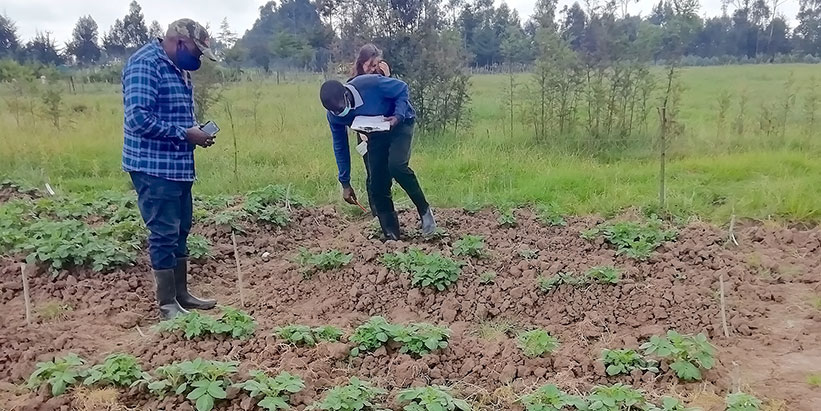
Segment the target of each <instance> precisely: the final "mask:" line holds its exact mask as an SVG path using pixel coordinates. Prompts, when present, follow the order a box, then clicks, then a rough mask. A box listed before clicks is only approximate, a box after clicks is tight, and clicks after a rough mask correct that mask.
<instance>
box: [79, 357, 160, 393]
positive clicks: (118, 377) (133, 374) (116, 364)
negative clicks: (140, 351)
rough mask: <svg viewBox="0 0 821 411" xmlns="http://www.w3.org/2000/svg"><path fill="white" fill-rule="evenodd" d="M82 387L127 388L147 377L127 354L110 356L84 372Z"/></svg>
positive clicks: (135, 359)
mask: <svg viewBox="0 0 821 411" xmlns="http://www.w3.org/2000/svg"><path fill="white" fill-rule="evenodd" d="M86 375H87V376H86V378H85V380H83V385H93V386H103V387H107V386H114V387H129V386H131V384H134V383H135V382H137V381H139V380H141V379H145V378H147V377H148V374H146V373H145V372H144V371H143V370H142V368H141V367H140V364H139V363H138V362H137V358H136V357H134V356H133V355H129V354H111V355H109V356H108V357H106V358H105V360H103V363H102V364H97V365H95V366H93V367H91V369H89V370H88V371H87V372H86Z"/></svg>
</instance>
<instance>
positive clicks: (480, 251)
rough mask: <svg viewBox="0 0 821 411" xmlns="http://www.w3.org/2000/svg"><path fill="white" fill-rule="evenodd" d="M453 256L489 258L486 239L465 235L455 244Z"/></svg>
mask: <svg viewBox="0 0 821 411" xmlns="http://www.w3.org/2000/svg"><path fill="white" fill-rule="evenodd" d="M453 255H456V256H465V257H475V258H484V257H487V251H486V250H485V239H484V237H482V236H478V235H465V236H463V237H462V238H460V239H459V240H458V241H456V242H454V243H453Z"/></svg>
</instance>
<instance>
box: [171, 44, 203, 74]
mask: <svg viewBox="0 0 821 411" xmlns="http://www.w3.org/2000/svg"><path fill="white" fill-rule="evenodd" d="M200 65H202V61H200V58H199V57H197V56H195V55H194V54H193V53H191V52H190V51H189V50H188V48H187V47H185V44H184V43H183V42H179V43H177V66H178V67H179V68H181V69H183V70H188V71H196V70H199V68H200Z"/></svg>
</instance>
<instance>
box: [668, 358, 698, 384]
mask: <svg viewBox="0 0 821 411" xmlns="http://www.w3.org/2000/svg"><path fill="white" fill-rule="evenodd" d="M670 369H672V370H673V371H675V372H676V375H677V376H678V377H679V378H681V379H682V380H688V381H695V380H700V379H701V371H699V370H698V367H696V366H695V365H693V364H692V363H690V362H688V361H676V362H674V363H672V364H670Z"/></svg>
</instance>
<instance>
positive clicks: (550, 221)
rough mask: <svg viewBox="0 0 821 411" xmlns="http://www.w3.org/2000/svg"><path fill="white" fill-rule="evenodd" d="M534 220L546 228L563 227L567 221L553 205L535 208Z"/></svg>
mask: <svg viewBox="0 0 821 411" xmlns="http://www.w3.org/2000/svg"><path fill="white" fill-rule="evenodd" d="M536 219H537V220H538V221H539V222H540V223H541V224H542V225H545V226H548V227H564V226H566V225H567V221H566V220H565V219H564V217H562V215H561V213H559V211H558V207H556V206H555V205H553V204H543V205H540V206H539V207H537V208H536Z"/></svg>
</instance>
